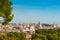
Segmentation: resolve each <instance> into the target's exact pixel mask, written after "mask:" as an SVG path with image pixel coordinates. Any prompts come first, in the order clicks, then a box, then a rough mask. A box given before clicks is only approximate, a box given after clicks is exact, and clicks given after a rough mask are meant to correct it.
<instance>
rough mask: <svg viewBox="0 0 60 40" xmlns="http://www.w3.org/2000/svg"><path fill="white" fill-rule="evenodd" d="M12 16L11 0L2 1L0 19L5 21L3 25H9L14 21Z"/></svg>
mask: <svg viewBox="0 0 60 40" xmlns="http://www.w3.org/2000/svg"><path fill="white" fill-rule="evenodd" d="M13 16H14V15H13V14H12V3H11V2H10V0H0V17H2V18H3V19H4V22H3V24H4V25H6V24H9V22H10V21H11V20H12V19H13Z"/></svg>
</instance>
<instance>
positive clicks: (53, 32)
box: [32, 28, 60, 40]
mask: <svg viewBox="0 0 60 40" xmlns="http://www.w3.org/2000/svg"><path fill="white" fill-rule="evenodd" d="M32 40H60V29H59V28H58V29H57V28H55V29H38V30H36V32H35V34H32Z"/></svg>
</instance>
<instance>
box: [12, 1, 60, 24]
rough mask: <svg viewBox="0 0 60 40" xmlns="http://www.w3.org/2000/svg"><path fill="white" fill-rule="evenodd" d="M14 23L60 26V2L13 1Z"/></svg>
mask: <svg viewBox="0 0 60 40" xmlns="http://www.w3.org/2000/svg"><path fill="white" fill-rule="evenodd" d="M11 1H12V2H13V13H14V19H13V21H12V22H17V23H19V22H21V23H22V22H26V23H31V22H39V21H40V22H41V23H57V24H60V18H59V17H60V0H18V1H16V0H11Z"/></svg>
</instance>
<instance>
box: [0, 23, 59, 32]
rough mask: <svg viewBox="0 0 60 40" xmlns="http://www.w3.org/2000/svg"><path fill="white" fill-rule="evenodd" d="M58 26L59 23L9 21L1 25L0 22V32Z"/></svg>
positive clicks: (31, 30)
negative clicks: (17, 22)
mask: <svg viewBox="0 0 60 40" xmlns="http://www.w3.org/2000/svg"><path fill="white" fill-rule="evenodd" d="M50 28H60V24H41V23H40V22H39V23H28V24H27V23H22V24H20V23H19V24H16V23H11V24H9V25H5V26H4V25H2V24H1V23H0V32H20V31H23V32H28V33H29V32H30V33H33V32H35V30H37V29H50Z"/></svg>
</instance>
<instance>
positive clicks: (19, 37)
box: [0, 32, 27, 40]
mask: <svg viewBox="0 0 60 40" xmlns="http://www.w3.org/2000/svg"><path fill="white" fill-rule="evenodd" d="M0 40H27V38H26V34H25V33H23V32H9V33H7V34H0Z"/></svg>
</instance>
